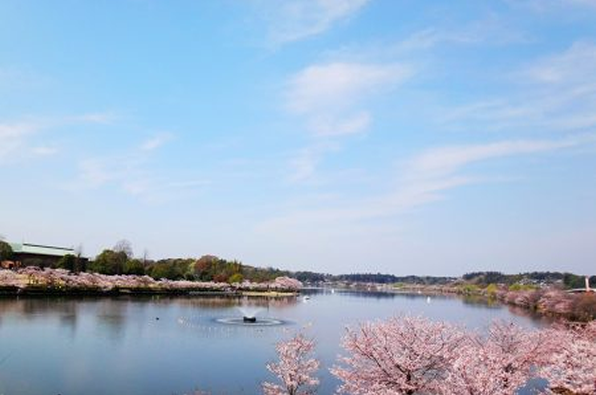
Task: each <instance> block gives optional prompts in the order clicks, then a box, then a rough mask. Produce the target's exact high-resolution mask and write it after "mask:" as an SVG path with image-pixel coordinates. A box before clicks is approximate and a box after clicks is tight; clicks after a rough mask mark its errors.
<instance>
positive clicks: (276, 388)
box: [262, 334, 320, 395]
mask: <svg viewBox="0 0 596 395" xmlns="http://www.w3.org/2000/svg"><path fill="white" fill-rule="evenodd" d="M314 347H315V343H314V340H312V339H308V338H306V337H305V336H304V335H302V334H297V335H296V336H294V337H293V338H292V339H290V340H287V341H282V342H280V343H278V344H277V345H276V347H275V348H276V350H277V354H278V355H279V362H276V363H270V364H267V369H268V370H269V371H270V372H271V373H273V374H275V375H276V376H277V377H278V378H279V380H280V382H281V384H273V383H269V382H264V383H263V385H262V386H263V392H264V393H265V395H308V394H313V393H314V389H313V388H314V387H315V386H317V385H318V384H319V379H317V378H316V377H314V373H315V372H316V371H317V369H318V368H319V365H320V363H319V361H318V360H316V359H314V358H312V352H313V350H314Z"/></svg>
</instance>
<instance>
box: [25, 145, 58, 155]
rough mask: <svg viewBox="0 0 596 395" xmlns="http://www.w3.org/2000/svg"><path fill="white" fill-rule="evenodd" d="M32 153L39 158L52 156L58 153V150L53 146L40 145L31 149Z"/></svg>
mask: <svg viewBox="0 0 596 395" xmlns="http://www.w3.org/2000/svg"><path fill="white" fill-rule="evenodd" d="M31 153H33V154H34V155H37V156H51V155H55V154H57V153H58V148H56V147H52V146H44V145H40V146H37V147H33V148H31Z"/></svg>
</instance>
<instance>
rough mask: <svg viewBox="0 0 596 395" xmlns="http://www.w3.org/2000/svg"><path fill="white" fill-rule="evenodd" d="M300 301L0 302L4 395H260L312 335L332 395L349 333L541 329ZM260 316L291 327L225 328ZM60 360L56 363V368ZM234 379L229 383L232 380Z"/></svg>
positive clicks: (369, 305)
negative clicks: (399, 328)
mask: <svg viewBox="0 0 596 395" xmlns="http://www.w3.org/2000/svg"><path fill="white" fill-rule="evenodd" d="M304 295H308V296H309V297H310V299H309V300H308V303H303V299H302V298H296V297H294V298H280V299H277V298H269V299H267V298H262V299H254V298H242V297H166V296H157V297H149V296H148V297H121V298H79V299H74V298H72V299H68V298H64V299H57V298H53V299H52V298H37V299H32V298H29V299H0V360H1V359H2V358H3V357H4V356H5V355H6V354H10V357H9V358H8V359H7V360H6V361H5V362H4V363H3V365H2V368H1V369H0V394H3V393H4V394H21V395H33V394H39V393H55V394H57V393H63V394H67V393H70V394H77V393H85V394H86V395H99V394H106V393H126V394H130V395H141V394H142V395H147V394H156V395H157V394H171V393H185V392H187V390H188V389H189V388H195V387H197V386H199V387H201V388H213V389H215V393H242V391H244V393H256V392H259V391H258V389H259V383H260V381H262V380H265V379H268V378H270V376H269V374H268V372H267V370H266V368H265V365H266V363H267V362H269V361H271V360H272V359H273V358H274V357H275V349H274V344H275V342H276V341H278V340H280V339H282V338H286V337H288V336H289V334H290V332H293V331H296V330H299V329H302V328H305V327H309V328H310V329H309V334H312V336H313V337H314V338H315V339H316V341H317V344H318V346H317V355H318V356H319V357H320V359H321V360H322V363H323V367H322V369H321V386H320V393H322V394H324V393H333V392H334V390H335V388H336V386H337V381H336V379H335V378H334V377H332V376H331V375H330V374H329V373H328V370H327V369H326V368H328V367H331V366H333V364H334V363H335V359H336V357H337V355H338V354H339V353H341V349H340V346H339V344H340V338H341V336H342V334H343V333H344V328H345V326H346V325H355V324H357V323H358V322H362V321H365V320H375V319H383V318H387V317H389V316H392V315H396V314H404V313H412V314H422V315H425V316H428V317H429V318H432V319H437V320H448V321H453V322H457V323H465V324H466V325H468V326H469V327H472V328H474V327H483V326H486V325H487V324H488V323H489V322H490V321H491V320H493V319H499V318H500V319H511V320H514V321H517V322H519V323H521V324H522V325H530V326H533V325H540V321H537V320H535V319H534V318H533V317H531V316H527V314H526V315H519V314H520V312H519V311H518V310H515V309H509V308H507V307H505V306H501V305H498V304H490V303H487V302H486V301H482V300H478V299H471V298H463V299H462V298H458V297H454V296H449V295H434V296H432V299H431V303H427V297H426V295H418V294H403V293H385V292H363V291H360V290H347V291H341V290H336V291H335V292H331V291H330V290H329V289H315V290H307V291H305V293H304ZM239 306H250V307H255V308H259V309H262V310H261V312H260V313H259V315H260V316H262V317H272V318H276V319H280V320H282V321H284V322H289V323H291V324H290V325H282V326H272V327H250V326H248V327H243V326H242V327H240V326H226V325H221V324H219V323H217V322H216V320H217V319H218V318H222V317H224V318H225V317H239V314H240V313H239V312H238V310H237V308H238V307H239ZM57 361H59V363H58V362H57ZM230 372H233V380H231V379H230V377H231V375H230Z"/></svg>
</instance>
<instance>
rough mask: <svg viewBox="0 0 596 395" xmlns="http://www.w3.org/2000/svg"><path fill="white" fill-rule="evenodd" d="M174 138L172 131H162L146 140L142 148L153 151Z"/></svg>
mask: <svg viewBox="0 0 596 395" xmlns="http://www.w3.org/2000/svg"><path fill="white" fill-rule="evenodd" d="M171 139H172V135H171V134H170V133H161V134H158V135H156V136H153V137H151V138H150V139H147V140H145V141H144V142H143V143H142V144H141V150H143V151H153V150H155V149H157V148H159V147H161V146H163V145H164V144H165V143H167V142H168V141H170V140H171Z"/></svg>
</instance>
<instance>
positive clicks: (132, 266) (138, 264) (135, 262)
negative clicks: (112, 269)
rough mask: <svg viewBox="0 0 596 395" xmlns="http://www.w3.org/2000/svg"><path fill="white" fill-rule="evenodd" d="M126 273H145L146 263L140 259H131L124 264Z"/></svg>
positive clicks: (140, 274)
mask: <svg viewBox="0 0 596 395" xmlns="http://www.w3.org/2000/svg"><path fill="white" fill-rule="evenodd" d="M124 274H136V275H139V276H142V275H143V274H145V265H144V264H143V262H142V261H141V260H140V259H130V260H128V261H127V262H126V263H125V264H124Z"/></svg>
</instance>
